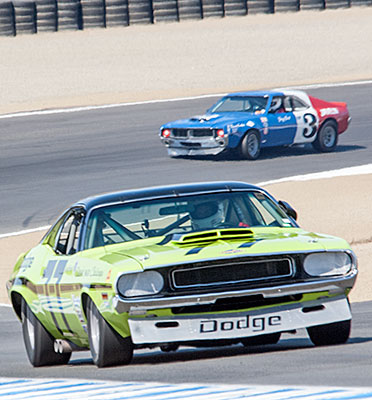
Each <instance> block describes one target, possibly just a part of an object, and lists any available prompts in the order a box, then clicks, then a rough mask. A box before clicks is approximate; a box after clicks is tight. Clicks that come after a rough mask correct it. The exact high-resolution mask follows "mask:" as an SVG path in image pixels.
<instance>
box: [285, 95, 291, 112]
mask: <svg viewBox="0 0 372 400" xmlns="http://www.w3.org/2000/svg"><path fill="white" fill-rule="evenodd" d="M284 109H285V111H286V112H291V111H293V108H292V98H291V97H290V96H285V97H284Z"/></svg>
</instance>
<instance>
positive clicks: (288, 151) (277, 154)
mask: <svg viewBox="0 0 372 400" xmlns="http://www.w3.org/2000/svg"><path fill="white" fill-rule="evenodd" d="M364 149H366V147H365V146H359V145H338V146H337V147H336V149H335V150H334V151H333V152H331V153H321V152H319V151H317V150H315V149H314V148H313V147H312V146H311V145H310V144H308V145H299V146H288V147H285V146H281V147H267V148H264V149H262V150H261V154H260V157H259V159H258V160H271V159H275V158H282V157H303V156H309V155H314V154H324V155H328V156H329V155H330V154H338V153H346V152H351V151H357V150H364ZM175 159H182V160H198V161H214V162H223V161H241V162H246V161H249V160H246V159H244V158H241V157H240V156H239V153H238V152H229V153H221V154H217V155H216V156H209V155H208V156H192V157H191V156H179V157H175Z"/></svg>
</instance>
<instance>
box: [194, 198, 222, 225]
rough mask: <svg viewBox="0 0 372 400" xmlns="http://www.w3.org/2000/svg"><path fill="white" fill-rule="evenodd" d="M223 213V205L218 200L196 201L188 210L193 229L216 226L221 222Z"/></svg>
mask: <svg viewBox="0 0 372 400" xmlns="http://www.w3.org/2000/svg"><path fill="white" fill-rule="evenodd" d="M223 214H224V212H223V205H222V204H221V203H219V202H218V201H205V202H203V203H197V204H195V205H194V209H193V210H192V211H191V212H190V217H191V222H192V227H193V229H195V230H203V229H213V228H216V227H218V226H219V225H220V224H221V223H222V221H223Z"/></svg>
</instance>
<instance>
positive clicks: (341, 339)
mask: <svg viewBox="0 0 372 400" xmlns="http://www.w3.org/2000/svg"><path fill="white" fill-rule="evenodd" d="M350 329H351V319H349V320H347V321H341V322H334V323H332V324H326V325H318V326H311V327H309V328H307V333H308V334H309V337H310V340H311V341H312V342H313V343H314V344H315V346H327V345H332V344H343V343H346V342H347V340H348V339H349V336H350Z"/></svg>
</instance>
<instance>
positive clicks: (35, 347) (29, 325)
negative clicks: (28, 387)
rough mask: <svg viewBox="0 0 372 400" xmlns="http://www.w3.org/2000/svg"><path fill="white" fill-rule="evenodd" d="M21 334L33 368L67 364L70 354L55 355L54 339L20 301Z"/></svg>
mask: <svg viewBox="0 0 372 400" xmlns="http://www.w3.org/2000/svg"><path fill="white" fill-rule="evenodd" d="M22 332H23V340H24V343H25V347H26V352H27V356H28V359H29V360H30V363H31V364H32V365H33V366H34V367H42V366H44V365H61V364H67V363H68V361H69V359H70V357H71V353H62V354H60V353H56V352H55V351H54V338H53V337H52V335H50V333H49V332H47V330H46V329H45V328H44V326H43V325H42V324H41V323H40V321H39V320H38V319H37V318H36V316H35V314H34V313H33V312H32V311H31V309H30V307H29V306H28V304H27V303H26V301H25V300H24V299H22Z"/></svg>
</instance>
